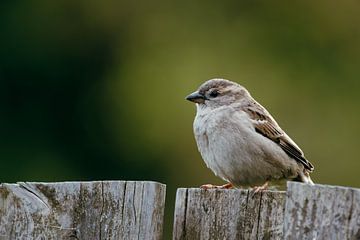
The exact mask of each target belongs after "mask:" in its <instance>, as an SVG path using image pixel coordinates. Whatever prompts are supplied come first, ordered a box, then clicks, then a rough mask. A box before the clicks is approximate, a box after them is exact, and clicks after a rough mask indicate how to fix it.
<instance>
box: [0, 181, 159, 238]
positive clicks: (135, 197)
mask: <svg viewBox="0 0 360 240" xmlns="http://www.w3.org/2000/svg"><path fill="white" fill-rule="evenodd" d="M164 204H165V185H163V184H159V183H156V182H134V181H98V182H63V183H18V184H1V185H0V239H1V240H3V239H89V240H90V239H91V240H97V239H99V240H100V239H162V230H163V215H164Z"/></svg>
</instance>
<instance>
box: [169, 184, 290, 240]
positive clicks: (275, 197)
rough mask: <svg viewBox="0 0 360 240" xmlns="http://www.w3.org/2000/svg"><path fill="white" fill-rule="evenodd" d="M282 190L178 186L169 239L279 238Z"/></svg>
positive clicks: (280, 236) (282, 208) (281, 234)
mask: <svg viewBox="0 0 360 240" xmlns="http://www.w3.org/2000/svg"><path fill="white" fill-rule="evenodd" d="M284 208H285V192H272V191H265V192H260V193H257V194H253V192H251V191H249V190H240V189H232V190H219V189H212V190H204V189H198V188H189V189H185V188H180V189H178V191H177V195H176V204H175V216H174V229H173V239H174V240H180V239H188V240H197V239H204V240H205V239H283V219H284Z"/></svg>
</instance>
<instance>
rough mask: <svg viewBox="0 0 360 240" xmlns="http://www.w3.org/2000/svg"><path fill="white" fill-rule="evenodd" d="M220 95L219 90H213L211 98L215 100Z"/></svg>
mask: <svg viewBox="0 0 360 240" xmlns="http://www.w3.org/2000/svg"><path fill="white" fill-rule="evenodd" d="M218 95H219V92H218V91H217V90H213V91H211V93H210V97H213V98H215V97H217V96H218Z"/></svg>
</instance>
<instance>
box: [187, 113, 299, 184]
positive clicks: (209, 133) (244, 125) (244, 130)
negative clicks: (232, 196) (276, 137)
mask: <svg viewBox="0 0 360 240" xmlns="http://www.w3.org/2000/svg"><path fill="white" fill-rule="evenodd" d="M194 133H195V138H196V142H197V145H198V148H199V151H200V153H201V156H202V158H203V159H204V161H205V163H206V165H207V166H208V167H209V168H210V169H211V170H212V171H213V172H214V173H215V174H216V175H217V176H219V177H221V178H223V179H224V180H226V181H230V182H232V183H234V184H237V185H248V184H255V183H261V182H264V181H266V180H268V178H281V177H282V175H283V173H282V172H283V171H284V167H286V166H284V164H285V165H286V163H287V162H288V159H289V158H288V156H287V155H286V154H285V153H284V152H283V151H282V150H281V149H280V148H279V147H278V146H276V144H274V143H273V142H271V141H270V140H268V139H266V138H264V137H263V136H262V135H260V134H258V133H257V132H255V129H254V127H253V125H252V122H251V120H250V118H248V116H247V115H246V113H245V112H242V111H235V110H234V109H233V108H231V107H228V106H227V107H221V108H217V109H215V110H212V111H209V110H207V109H198V112H197V115H196V118H195V121H194ZM272 161H273V162H272ZM295 165H296V164H295Z"/></svg>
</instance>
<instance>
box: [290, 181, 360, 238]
mask: <svg viewBox="0 0 360 240" xmlns="http://www.w3.org/2000/svg"><path fill="white" fill-rule="evenodd" d="M284 236H285V239H316V240H320V239H324V240H325V239H326V240H327V239H341V240H342V239H353V240H355V239H360V189H355V188H348V187H338V186H326V185H319V184H317V185H315V186H310V185H307V184H302V183H296V182H288V185H287V198H286V210H285V219H284Z"/></svg>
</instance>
